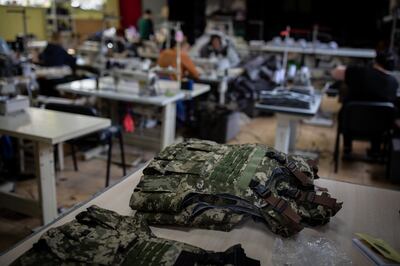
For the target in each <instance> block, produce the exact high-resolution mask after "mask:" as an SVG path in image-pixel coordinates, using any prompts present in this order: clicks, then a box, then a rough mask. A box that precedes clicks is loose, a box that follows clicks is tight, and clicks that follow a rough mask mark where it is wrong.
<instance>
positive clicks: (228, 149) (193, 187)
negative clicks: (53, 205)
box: [13, 140, 341, 266]
mask: <svg viewBox="0 0 400 266" xmlns="http://www.w3.org/2000/svg"><path fill="white" fill-rule="evenodd" d="M317 171H318V168H317V166H316V163H315V162H314V161H311V160H306V159H304V158H302V157H298V156H287V155H286V154H284V153H281V152H278V151H276V150H274V149H271V148H269V147H267V146H264V145H257V144H246V145H220V144H217V143H215V142H210V141H198V140H189V141H187V142H184V143H179V144H176V145H172V146H169V147H167V148H165V149H164V150H163V151H162V152H161V153H160V154H158V155H157V156H156V157H155V159H154V160H152V161H151V162H150V164H149V165H148V166H147V167H146V168H145V169H144V170H143V176H142V178H141V181H140V183H139V184H138V186H137V187H136V188H135V189H134V192H133V194H132V196H131V200H130V206H131V207H132V209H134V210H136V213H135V215H134V216H120V215H118V214H117V213H115V212H112V211H109V210H104V209H101V208H99V207H96V206H92V207H89V208H88V209H87V211H84V212H82V213H80V214H78V215H77V216H76V219H75V220H73V221H71V222H69V223H67V224H65V225H62V226H60V227H57V228H52V229H49V230H48V231H47V232H46V233H45V234H44V235H42V237H41V238H40V240H39V241H38V243H36V244H35V245H34V246H33V248H32V249H30V250H29V251H28V252H26V253H25V254H24V255H22V256H21V257H20V258H18V259H17V260H16V261H15V262H14V263H13V265H76V264H78V265H89V264H95V265H250V266H252V265H260V263H259V261H257V260H254V259H251V258H248V257H247V256H246V254H245V252H244V250H243V249H242V248H241V246H240V245H236V246H233V247H231V248H229V249H227V250H226V251H225V252H212V251H207V250H204V249H201V248H198V247H194V246H190V245H188V244H185V243H181V242H177V241H172V240H167V239H161V238H158V237H156V236H155V235H153V234H152V232H151V230H150V228H149V227H148V225H173V226H177V225H181V226H188V227H199V228H207V229H215V230H226V231H229V230H231V229H232V228H233V227H234V226H235V225H237V224H239V223H240V222H242V221H244V219H246V218H253V219H254V220H255V221H260V222H262V223H264V224H265V225H266V226H267V227H268V228H269V229H270V230H271V231H272V232H274V233H276V234H279V235H281V236H284V237H287V236H291V235H293V234H295V233H297V232H299V231H300V230H302V229H303V227H304V226H315V225H323V224H325V223H327V222H328V221H329V219H330V217H332V216H334V215H335V214H336V213H337V212H338V211H339V210H340V208H341V203H338V202H337V201H336V199H333V198H331V197H330V195H329V194H328V193H327V191H326V189H322V188H317V187H316V186H315V185H314V184H313V181H314V179H316V178H318V175H317Z"/></svg>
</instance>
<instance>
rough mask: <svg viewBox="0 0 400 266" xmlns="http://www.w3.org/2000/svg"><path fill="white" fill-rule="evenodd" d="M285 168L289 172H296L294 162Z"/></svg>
mask: <svg viewBox="0 0 400 266" xmlns="http://www.w3.org/2000/svg"><path fill="white" fill-rule="evenodd" d="M286 167H287V168H288V169H289V170H290V171H294V170H296V167H297V166H296V164H295V163H294V162H289V163H288V164H287V165H286Z"/></svg>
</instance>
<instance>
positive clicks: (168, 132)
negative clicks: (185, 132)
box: [160, 102, 176, 149]
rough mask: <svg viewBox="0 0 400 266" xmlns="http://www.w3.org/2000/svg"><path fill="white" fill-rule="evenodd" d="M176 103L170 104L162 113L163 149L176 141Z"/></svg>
mask: <svg viewBox="0 0 400 266" xmlns="http://www.w3.org/2000/svg"><path fill="white" fill-rule="evenodd" d="M175 123H176V103H175V102H174V103H169V104H167V105H166V106H164V108H163V111H162V124H161V147H160V148H161V149H164V148H165V147H167V146H168V145H170V144H172V143H173V142H174V141H175Z"/></svg>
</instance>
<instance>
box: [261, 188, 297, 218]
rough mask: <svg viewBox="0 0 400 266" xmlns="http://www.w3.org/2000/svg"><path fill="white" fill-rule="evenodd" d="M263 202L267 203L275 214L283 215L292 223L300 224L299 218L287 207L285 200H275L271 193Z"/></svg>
mask: <svg viewBox="0 0 400 266" xmlns="http://www.w3.org/2000/svg"><path fill="white" fill-rule="evenodd" d="M264 200H265V201H266V202H268V204H270V205H271V206H272V207H273V208H274V209H275V210H276V211H277V212H279V213H281V214H283V215H285V216H286V217H287V218H289V219H290V220H291V221H293V222H294V223H296V224H300V221H301V216H300V215H298V214H297V213H296V212H295V211H294V210H293V209H292V207H290V206H289V204H288V203H287V201H286V200H284V199H281V198H277V197H275V196H274V195H272V193H271V194H270V195H269V196H268V197H266V198H264Z"/></svg>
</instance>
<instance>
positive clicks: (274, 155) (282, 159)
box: [265, 151, 286, 164]
mask: <svg viewBox="0 0 400 266" xmlns="http://www.w3.org/2000/svg"><path fill="white" fill-rule="evenodd" d="M265 155H266V156H267V157H268V158H271V159H274V160H276V161H277V162H278V163H279V164H285V163H286V157H285V156H284V155H282V156H279V154H278V153H276V152H273V151H269V152H267V153H265Z"/></svg>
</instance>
